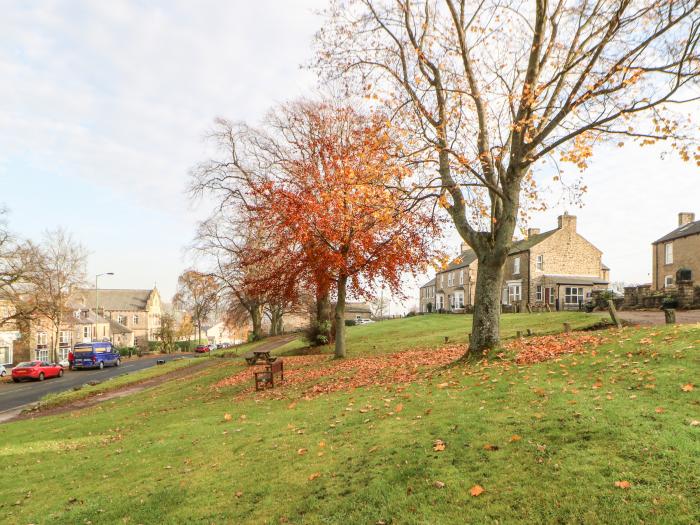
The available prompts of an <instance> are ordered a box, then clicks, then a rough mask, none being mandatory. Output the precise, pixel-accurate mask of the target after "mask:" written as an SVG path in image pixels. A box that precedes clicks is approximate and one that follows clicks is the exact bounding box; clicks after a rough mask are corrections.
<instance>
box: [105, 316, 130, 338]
mask: <svg viewBox="0 0 700 525" xmlns="http://www.w3.org/2000/svg"><path fill="white" fill-rule="evenodd" d="M109 329H110V330H111V332H112V333H113V334H130V333H131V330H129V329H128V328H127V327H126V326H124V325H123V324H121V323H118V322H116V321H113V320H112V319H110V320H109Z"/></svg>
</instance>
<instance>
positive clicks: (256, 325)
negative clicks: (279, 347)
mask: <svg viewBox="0 0 700 525" xmlns="http://www.w3.org/2000/svg"><path fill="white" fill-rule="evenodd" d="M250 321H251V322H252V323H253V338H254V339H255V340H256V341H257V340H258V339H262V337H263V333H262V308H260V307H259V306H253V307H252V308H251V309H250Z"/></svg>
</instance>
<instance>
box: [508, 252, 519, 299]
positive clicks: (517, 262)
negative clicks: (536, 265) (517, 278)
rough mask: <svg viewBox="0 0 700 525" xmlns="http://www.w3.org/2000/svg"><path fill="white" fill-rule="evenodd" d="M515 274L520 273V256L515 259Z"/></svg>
mask: <svg viewBox="0 0 700 525" xmlns="http://www.w3.org/2000/svg"><path fill="white" fill-rule="evenodd" d="M513 275H520V257H516V258H515V259H513ZM509 293H510V292H509Z"/></svg>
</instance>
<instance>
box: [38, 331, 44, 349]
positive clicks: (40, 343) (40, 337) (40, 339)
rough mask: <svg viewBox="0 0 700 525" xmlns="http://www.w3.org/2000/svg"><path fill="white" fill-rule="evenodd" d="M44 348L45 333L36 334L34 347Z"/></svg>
mask: <svg viewBox="0 0 700 525" xmlns="http://www.w3.org/2000/svg"><path fill="white" fill-rule="evenodd" d="M45 346H46V332H37V333H36V347H37V348H42V347H45Z"/></svg>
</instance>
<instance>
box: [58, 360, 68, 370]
mask: <svg viewBox="0 0 700 525" xmlns="http://www.w3.org/2000/svg"><path fill="white" fill-rule="evenodd" d="M58 364H59V365H61V366H62V367H63V368H68V367H69V366H70V362H69V361H68V359H67V358H66V359H61V360H60V361H59V362H58Z"/></svg>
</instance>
